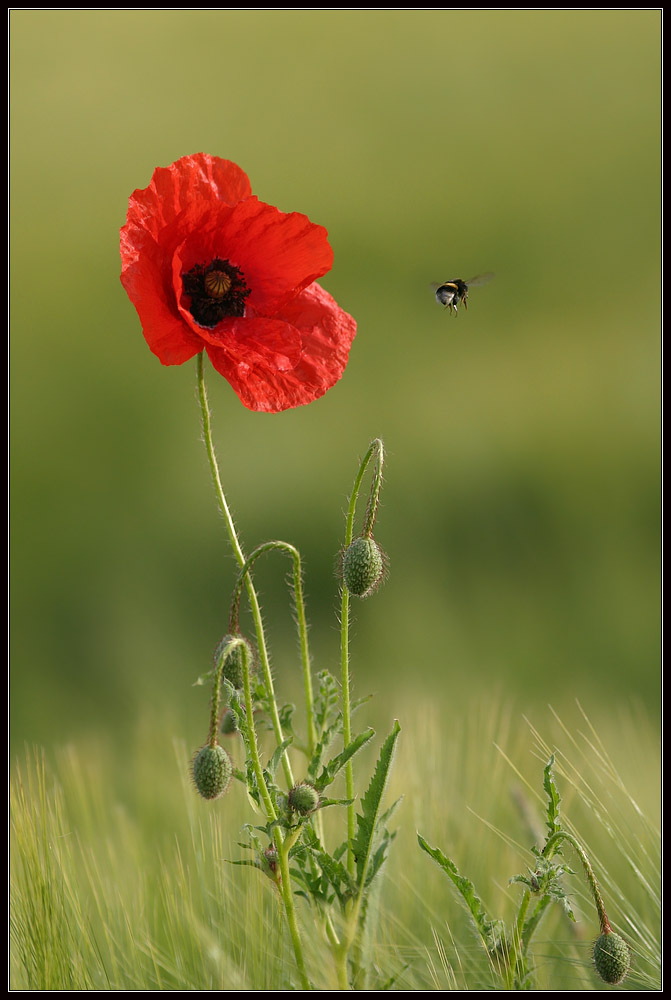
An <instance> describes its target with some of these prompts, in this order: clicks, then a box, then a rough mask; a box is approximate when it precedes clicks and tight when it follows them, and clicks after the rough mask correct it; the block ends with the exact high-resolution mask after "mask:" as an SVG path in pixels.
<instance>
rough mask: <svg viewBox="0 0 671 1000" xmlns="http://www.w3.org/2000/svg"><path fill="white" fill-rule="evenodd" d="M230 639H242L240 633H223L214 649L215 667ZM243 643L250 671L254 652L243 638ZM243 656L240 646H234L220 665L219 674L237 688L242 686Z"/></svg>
mask: <svg viewBox="0 0 671 1000" xmlns="http://www.w3.org/2000/svg"><path fill="white" fill-rule="evenodd" d="M232 639H243V636H240V635H225V636H224V638H223V639H222V640H221V642H220V643H219V645H218V646H217V648H216V649H215V651H214V665H215V667H216V666H217V664H218V663H219V659H220V657H221V654H222V653H223V652H224V650H225V649H226V646H227V645H228V644H229V643H230V642H231V640H232ZM244 642H245V645H246V647H247V665H248V668H249V670H250V671H251V670H252V668H253V664H254V654H253V650H252V647H251V645H250V643H248V642H247V640H246V639H244ZM243 656H244V653H243V651H242V646H241V645H239V644H238V645H237V646H234V647H233V649H231V650H230V652H229V653H228V654H227V655H226V657H225V659H224V663H223V667H222V672H221V676H222V677H223V678H225V679H226V680H227V681H228V682H229V683H230V684H232V685H233V687H234V688H237V689H238V690H239V689H240V688H242V687H243V686H244V673H243Z"/></svg>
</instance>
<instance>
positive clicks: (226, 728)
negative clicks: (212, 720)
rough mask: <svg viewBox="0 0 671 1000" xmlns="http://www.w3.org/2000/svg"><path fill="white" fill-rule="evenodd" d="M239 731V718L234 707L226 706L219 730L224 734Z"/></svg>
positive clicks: (227, 734)
mask: <svg viewBox="0 0 671 1000" xmlns="http://www.w3.org/2000/svg"><path fill="white" fill-rule="evenodd" d="M237 731H238V720H237V718H236V715H235V712H234V711H233V709H232V708H225V709H224V714H223V715H222V717H221V725H220V726H219V732H220V733H223V735H224V736H230V735H231V734H232V733H237Z"/></svg>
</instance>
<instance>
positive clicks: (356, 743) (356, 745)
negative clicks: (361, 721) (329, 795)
mask: <svg viewBox="0 0 671 1000" xmlns="http://www.w3.org/2000/svg"><path fill="white" fill-rule="evenodd" d="M373 736H375V730H374V729H367V730H366V731H365V732H364V733H359V735H358V736H355V737H354V739H353V740H352V742H351V743H348V744H347V746H346V747H345V749H344V750H343V751H342V753H339V754H338V756H337V757H334V758H333V760H330V761H329V762H328V764H325V765H324V767H323V769H322V773H321V774H320V775H319V777H318V778H317V780H316V781H315V783H314V786H315V788H316V789H317V791H318V792H321V791H322V789H324V788H326V786H327V785H330V784H331V782H332V781H333V779H334V778H335V776H336V774H337V773H338V771H339V770H340V769H341V768H343V767H344V766H345V764H346V763H347V761H348V760H351V758H352V757H353V756H354V754H355V753H357V751H358V750H360V749H361V747H362V746H364V744H366V743H368V740H370V739H371V738H372V737H373Z"/></svg>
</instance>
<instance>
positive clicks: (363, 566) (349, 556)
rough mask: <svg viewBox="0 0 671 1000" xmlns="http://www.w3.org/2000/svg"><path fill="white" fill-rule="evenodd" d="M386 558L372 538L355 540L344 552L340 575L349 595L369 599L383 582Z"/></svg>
mask: <svg viewBox="0 0 671 1000" xmlns="http://www.w3.org/2000/svg"><path fill="white" fill-rule="evenodd" d="M386 563H387V561H386V556H385V553H384V552H383V550H382V548H381V547H380V546H379V545H378V544H377V542H376V541H375V539H374V538H365V537H363V536H361V537H359V538H355V539H354V541H353V542H352V544H351V545H350V546H349V548H347V549H346V550H345V555H344V556H343V562H342V574H343V580H344V581H345V585H346V587H347V589H348V590H349V592H350V594H354V595H355V596H356V597H370V595H371V594H373V593H375V591H376V590H377V589H378V587H379V586H380V584H381V583H382V582H383V581H384V578H385V575H386V570H387V565H386Z"/></svg>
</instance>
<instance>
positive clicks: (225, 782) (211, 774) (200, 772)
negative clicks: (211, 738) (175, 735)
mask: <svg viewBox="0 0 671 1000" xmlns="http://www.w3.org/2000/svg"><path fill="white" fill-rule="evenodd" d="M192 774H193V783H194V785H195V786H196V790H197V791H198V794H199V795H202V797H203V798H204V799H218V798H219V796H220V795H223V794H224V792H225V791H226V789H227V788H228V786H229V783H230V780H231V776H232V774H233V765H232V764H231V758H230V757H229V756H228V754H227V753H226V751H225V750H224V748H223V747H220V746H219V745H218V744H217V745H216V746H213V747H211V746H209V744H208V745H207V746H204V747H203V748H202V750H199V751H198V753H197V754H196V755H195V757H194V759H193V765H192Z"/></svg>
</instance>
